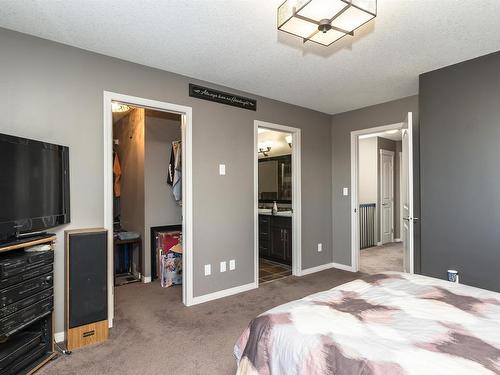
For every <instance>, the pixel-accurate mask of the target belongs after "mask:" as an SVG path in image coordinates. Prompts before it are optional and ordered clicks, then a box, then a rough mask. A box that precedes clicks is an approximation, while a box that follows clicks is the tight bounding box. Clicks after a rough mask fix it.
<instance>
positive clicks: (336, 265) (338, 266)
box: [300, 262, 354, 276]
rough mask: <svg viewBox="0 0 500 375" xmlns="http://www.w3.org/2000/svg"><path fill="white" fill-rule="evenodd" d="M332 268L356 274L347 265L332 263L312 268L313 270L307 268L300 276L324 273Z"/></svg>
mask: <svg viewBox="0 0 500 375" xmlns="http://www.w3.org/2000/svg"><path fill="white" fill-rule="evenodd" d="M330 268H337V269H339V270H343V271H349V272H354V271H353V269H352V267H351V266H346V265H345V264H340V263H334V262H332V263H326V264H322V265H320V266H316V267H311V268H307V269H305V270H302V272H301V273H300V276H305V275H310V274H311V273H316V272H320V271H324V270H327V269H330Z"/></svg>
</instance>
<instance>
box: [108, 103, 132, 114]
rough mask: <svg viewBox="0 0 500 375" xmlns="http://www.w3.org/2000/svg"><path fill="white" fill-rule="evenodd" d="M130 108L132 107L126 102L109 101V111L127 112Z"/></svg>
mask: <svg viewBox="0 0 500 375" xmlns="http://www.w3.org/2000/svg"><path fill="white" fill-rule="evenodd" d="M131 109H132V107H130V106H129V105H127V104H123V103H118V102H111V111H112V112H113V113H117V112H127V111H130V110H131Z"/></svg>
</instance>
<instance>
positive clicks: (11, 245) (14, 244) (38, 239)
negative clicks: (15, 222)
mask: <svg viewBox="0 0 500 375" xmlns="http://www.w3.org/2000/svg"><path fill="white" fill-rule="evenodd" d="M30 234H31V233H30ZM55 236H56V235H55V234H54V233H47V232H43V233H42V232H38V233H35V234H34V235H33V236H29V237H27V236H24V237H14V238H11V239H9V240H7V241H5V242H0V252H4V251H8V250H14V249H20V248H23V247H26V246H35V245H40V244H43V243H47V242H48V240H49V239H51V238H52V239H54V238H55ZM28 243H29V245H28Z"/></svg>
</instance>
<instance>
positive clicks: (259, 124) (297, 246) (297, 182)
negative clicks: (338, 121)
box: [253, 120, 302, 287]
mask: <svg viewBox="0 0 500 375" xmlns="http://www.w3.org/2000/svg"><path fill="white" fill-rule="evenodd" d="M259 128H266V129H269V130H276V131H280V132H285V133H290V134H291V135H292V275H294V276H302V219H301V218H302V195H301V194H302V193H301V191H302V190H301V189H302V182H301V176H302V173H301V144H300V142H301V129H299V128H294V127H291V126H285V125H278V124H273V123H270V122H265V121H259V120H254V129H253V133H254V138H253V155H254V169H253V181H254V184H253V186H254V273H255V275H254V279H255V286H256V287H258V286H259V155H258V152H257V147H258V142H259V139H258V129H259Z"/></svg>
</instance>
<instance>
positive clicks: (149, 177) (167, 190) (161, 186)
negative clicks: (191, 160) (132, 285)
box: [143, 109, 182, 276]
mask: <svg viewBox="0 0 500 375" xmlns="http://www.w3.org/2000/svg"><path fill="white" fill-rule="evenodd" d="M144 127H145V129H144V133H145V137H144V181H143V184H144V211H145V213H144V218H145V229H144V233H145V236H144V257H145V259H144V262H143V264H144V267H145V270H144V273H145V275H146V276H151V256H150V254H151V252H150V249H151V236H150V233H151V227H156V226H162V225H176V224H182V206H180V205H179V204H178V203H177V202H176V201H175V199H174V196H173V194H172V187H171V186H170V185H168V184H167V170H168V163H169V161H170V151H171V149H172V142H173V141H179V140H181V137H182V133H181V118H180V115H176V114H172V113H167V112H159V111H152V110H149V109H148V110H146V116H145V122H144Z"/></svg>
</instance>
